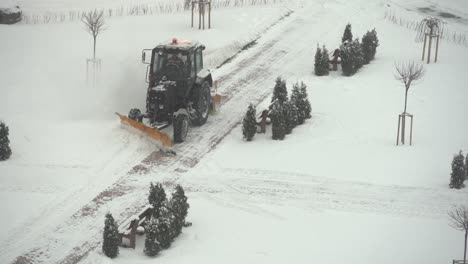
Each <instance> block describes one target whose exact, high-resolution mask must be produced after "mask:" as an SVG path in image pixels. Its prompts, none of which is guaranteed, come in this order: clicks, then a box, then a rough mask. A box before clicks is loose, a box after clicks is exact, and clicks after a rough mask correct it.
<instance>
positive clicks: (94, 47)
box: [93, 37, 96, 60]
mask: <svg viewBox="0 0 468 264" xmlns="http://www.w3.org/2000/svg"><path fill="white" fill-rule="evenodd" d="M93 40H94V45H93V60H96V37H93Z"/></svg>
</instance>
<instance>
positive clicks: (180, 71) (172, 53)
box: [143, 39, 205, 87]
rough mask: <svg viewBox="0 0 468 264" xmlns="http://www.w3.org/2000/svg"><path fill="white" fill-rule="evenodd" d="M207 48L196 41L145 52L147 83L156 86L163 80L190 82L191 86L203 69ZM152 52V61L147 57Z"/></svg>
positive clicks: (167, 43)
mask: <svg viewBox="0 0 468 264" xmlns="http://www.w3.org/2000/svg"><path fill="white" fill-rule="evenodd" d="M204 49H205V46H203V45H200V44H199V43H198V42H196V41H194V42H192V41H188V40H183V41H178V40H177V39H173V40H172V41H171V42H166V43H162V44H159V45H158V46H156V47H155V48H154V49H152V50H143V63H147V64H150V65H148V71H147V82H148V83H149V84H150V86H154V85H155V84H157V83H158V82H159V81H161V80H162V79H165V80H169V81H177V82H181V81H183V82H188V83H187V86H189V87H190V86H191V85H192V84H193V83H194V82H195V80H196V76H197V74H198V73H199V72H200V71H201V70H202V69H203V50H204ZM149 52H151V60H150V61H149V62H146V55H147V54H148V53H149Z"/></svg>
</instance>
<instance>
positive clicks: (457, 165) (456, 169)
mask: <svg viewBox="0 0 468 264" xmlns="http://www.w3.org/2000/svg"><path fill="white" fill-rule="evenodd" d="M464 159H465V158H464V157H463V153H462V151H461V150H460V152H459V153H458V155H455V156H454V157H453V160H452V173H451V174H450V176H451V177H450V185H449V186H450V188H455V189H460V188H463V187H465V185H464V184H463V182H464V181H465V177H466V174H465V164H464Z"/></svg>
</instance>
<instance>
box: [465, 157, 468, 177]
mask: <svg viewBox="0 0 468 264" xmlns="http://www.w3.org/2000/svg"><path fill="white" fill-rule="evenodd" d="M465 174H466V176H465V180H468V153H467V154H466V158H465Z"/></svg>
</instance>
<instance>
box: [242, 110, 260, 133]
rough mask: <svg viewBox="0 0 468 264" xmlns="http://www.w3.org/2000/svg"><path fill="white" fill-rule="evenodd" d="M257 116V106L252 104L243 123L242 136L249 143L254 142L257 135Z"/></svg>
mask: <svg viewBox="0 0 468 264" xmlns="http://www.w3.org/2000/svg"><path fill="white" fill-rule="evenodd" d="M256 115H257V112H256V109H255V106H254V105H253V104H250V105H249V108H248V109H247V112H246V113H245V116H244V120H243V121H242V135H243V136H244V139H245V140H247V141H252V139H253V137H254V136H255V133H257V120H255V118H256Z"/></svg>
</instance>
